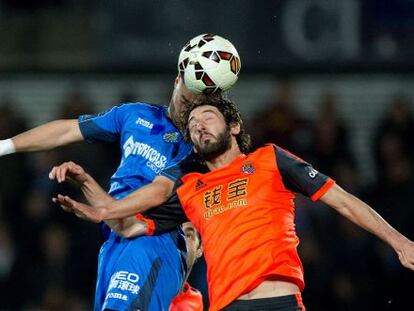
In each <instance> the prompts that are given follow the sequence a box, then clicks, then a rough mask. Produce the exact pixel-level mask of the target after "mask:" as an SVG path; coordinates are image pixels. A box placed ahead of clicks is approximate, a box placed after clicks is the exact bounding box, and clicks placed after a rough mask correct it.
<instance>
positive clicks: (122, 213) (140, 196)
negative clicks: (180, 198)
mask: <svg viewBox="0 0 414 311" xmlns="http://www.w3.org/2000/svg"><path fill="white" fill-rule="evenodd" d="M173 187H174V182H173V181H172V180H170V179H169V178H167V177H164V176H157V177H156V178H155V179H154V180H153V181H152V183H150V184H148V185H145V186H143V187H141V188H140V189H138V190H136V191H134V192H132V193H131V194H129V195H128V196H126V197H125V198H123V199H120V200H113V199H112V200H111V201H109V200H103V201H101V202H97V201H95V202H94V203H96V204H92V205H95V206H96V207H99V208H101V209H102V210H103V213H102V219H101V220H108V219H121V218H125V217H129V216H134V215H137V214H141V213H143V212H145V211H147V210H149V209H150V208H152V207H156V206H159V205H161V204H162V203H164V202H165V201H167V199H168V197H169V196H170V194H171V193H172V190H173ZM85 195H86V194H85ZM87 198H88V200H89V196H87ZM90 202H91V201H90ZM91 203H92V202H91Z"/></svg>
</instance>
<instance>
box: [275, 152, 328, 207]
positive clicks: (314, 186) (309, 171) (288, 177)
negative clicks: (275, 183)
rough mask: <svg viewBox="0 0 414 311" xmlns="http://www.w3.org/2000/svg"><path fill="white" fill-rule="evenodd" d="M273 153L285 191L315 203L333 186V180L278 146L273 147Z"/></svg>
mask: <svg viewBox="0 0 414 311" xmlns="http://www.w3.org/2000/svg"><path fill="white" fill-rule="evenodd" d="M274 151H275V157H276V163H277V167H278V168H279V172H280V175H281V177H282V181H283V184H284V185H285V187H286V188H287V189H289V190H291V191H293V192H298V193H301V194H303V195H305V196H308V197H310V198H311V200H312V201H317V200H319V198H320V197H321V196H323V195H324V194H325V193H326V192H327V191H328V190H329V189H330V188H331V187H332V186H333V185H334V184H335V181H334V180H333V179H331V178H329V177H328V176H326V175H324V174H322V173H320V172H318V171H317V170H316V169H314V168H313V167H312V165H310V164H309V163H307V162H305V161H303V160H302V159H300V158H299V157H297V156H295V155H293V154H291V153H289V152H288V151H286V150H284V149H282V148H280V147H278V146H274Z"/></svg>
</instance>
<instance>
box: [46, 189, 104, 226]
mask: <svg viewBox="0 0 414 311" xmlns="http://www.w3.org/2000/svg"><path fill="white" fill-rule="evenodd" d="M52 201H53V202H54V203H56V204H59V205H60V206H61V207H62V209H63V210H64V211H65V212H69V213H74V214H75V215H76V216H78V217H79V218H82V219H85V220H88V221H91V222H95V223H99V222H101V221H102V220H104V219H105V217H106V214H107V213H106V208H105V207H93V206H90V205H87V204H84V203H81V202H78V201H76V200H73V199H72V198H70V197H69V196H63V195H61V194H58V196H57V197H54V198H52Z"/></svg>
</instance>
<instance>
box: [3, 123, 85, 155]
mask: <svg viewBox="0 0 414 311" xmlns="http://www.w3.org/2000/svg"><path fill="white" fill-rule="evenodd" d="M81 140H83V136H82V134H81V131H80V129H79V124H78V120H76V119H70V120H56V121H52V122H48V123H45V124H43V125H40V126H38V127H35V128H33V129H31V130H28V131H26V132H23V133H21V134H18V135H16V136H14V137H12V138H11V139H6V140H0V156H2V155H6V154H9V153H14V152H28V151H41V150H49V149H53V148H55V147H59V146H63V145H67V144H70V143H73V142H77V141H81Z"/></svg>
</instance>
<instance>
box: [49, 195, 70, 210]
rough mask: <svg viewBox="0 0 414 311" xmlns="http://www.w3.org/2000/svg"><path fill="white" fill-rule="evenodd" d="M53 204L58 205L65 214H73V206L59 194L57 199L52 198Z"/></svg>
mask: <svg viewBox="0 0 414 311" xmlns="http://www.w3.org/2000/svg"><path fill="white" fill-rule="evenodd" d="M52 201H53V203H55V204H58V205H60V207H62V209H63V210H64V211H65V212H68V213H74V212H75V210H74V209H73V204H72V203H71V202H69V201H68V200H67V199H65V197H64V196H63V195H61V194H58V196H57V197H53V198H52Z"/></svg>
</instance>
